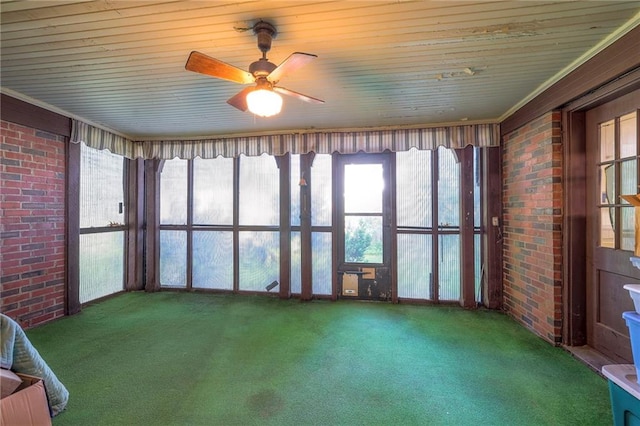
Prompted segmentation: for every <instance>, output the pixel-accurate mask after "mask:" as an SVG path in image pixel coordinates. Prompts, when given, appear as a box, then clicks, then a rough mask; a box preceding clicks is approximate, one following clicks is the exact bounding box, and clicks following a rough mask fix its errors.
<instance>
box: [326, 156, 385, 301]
mask: <svg viewBox="0 0 640 426" xmlns="http://www.w3.org/2000/svg"><path fill="white" fill-rule="evenodd" d="M333 158H334V162H333V165H334V167H333V168H334V179H335V181H334V186H333V187H334V197H333V199H334V202H335V209H334V213H335V217H334V250H335V251H334V256H335V259H334V262H333V265H334V266H333V275H334V282H335V283H336V285H334V288H333V297H334V298H336V299H338V298H340V296H341V294H340V288H341V286H340V285H339V284H338V283H339V282H340V280H341V277H340V275H341V274H342V273H343V272H344V270H345V264H348V265H353V266H355V267H372V268H380V267H382V268H387V270H388V280H389V292H390V296H389V297H388V298H387V300H390V301H391V302H393V303H396V302H397V280H396V272H395V271H396V268H395V263H396V244H397V242H396V219H395V155H394V154H393V153H391V152H388V151H386V152H382V153H356V154H334V157H333ZM347 164H381V165H382V167H383V169H382V170H383V179H384V184H385V187H384V190H383V195H382V246H383V250H382V263H372V264H364V263H362V264H360V263H347V262H345V261H344V238H345V235H344V197H343V195H342V194H343V192H344V166H346V165H347ZM354 299H356V300H358V299H361V297H360V296H358V297H354Z"/></svg>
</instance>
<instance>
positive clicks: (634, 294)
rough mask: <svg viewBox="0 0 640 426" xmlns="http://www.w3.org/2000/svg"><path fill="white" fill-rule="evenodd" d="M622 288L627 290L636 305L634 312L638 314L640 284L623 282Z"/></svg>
mask: <svg viewBox="0 0 640 426" xmlns="http://www.w3.org/2000/svg"><path fill="white" fill-rule="evenodd" d="M623 288H624V289H625V290H628V291H629V294H630V295H631V298H632V299H633V304H634V306H635V307H636V312H637V313H639V314H640V284H625V285H624V287H623Z"/></svg>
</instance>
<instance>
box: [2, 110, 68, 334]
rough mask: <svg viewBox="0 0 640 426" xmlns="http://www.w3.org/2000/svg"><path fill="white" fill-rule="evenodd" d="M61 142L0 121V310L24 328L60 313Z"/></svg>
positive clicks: (62, 232) (62, 301)
mask: <svg viewBox="0 0 640 426" xmlns="http://www.w3.org/2000/svg"><path fill="white" fill-rule="evenodd" d="M65 144H66V141H65V138H64V137H62V136H57V135H53V134H50V133H46V132H42V131H39V130H36V129H32V128H29V127H24V126H21V125H18V124H14V123H10V122H7V121H0V166H1V169H0V174H1V177H2V187H1V189H0V202H1V204H2V223H1V226H0V236H1V237H2V242H1V243H0V262H1V263H0V266H1V272H0V283H1V284H2V289H1V292H0V297H1V299H2V302H1V304H0V310H1V311H2V313H3V314H5V315H8V316H9V317H11V318H13V319H15V320H16V321H18V322H19V323H20V324H21V325H22V327H24V328H28V327H32V326H34V325H37V324H41V323H44V322H47V321H50V320H52V319H54V318H58V317H61V316H63V315H64V312H65V309H64V304H65Z"/></svg>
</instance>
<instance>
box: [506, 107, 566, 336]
mask: <svg viewBox="0 0 640 426" xmlns="http://www.w3.org/2000/svg"><path fill="white" fill-rule="evenodd" d="M560 122H561V114H560V112H559V111H554V112H549V113H547V114H545V115H543V116H542V117H539V118H538V119H536V120H533V121H531V122H530V123H527V124H526V125H524V126H522V127H520V128H518V129H516V130H515V131H513V132H511V133H510V134H508V135H506V136H505V137H504V138H503V164H502V173H503V209H504V210H503V225H504V231H503V235H504V253H503V254H504V259H503V286H504V289H503V291H504V308H505V310H506V311H507V312H508V313H509V314H510V315H511V316H513V317H514V318H515V319H516V320H517V321H520V322H521V323H523V324H524V325H525V326H526V327H528V328H529V329H531V330H532V331H533V332H535V333H536V334H538V335H540V336H541V337H542V338H544V339H546V340H548V341H550V342H552V343H559V342H560V341H561V337H562V330H561V327H562V143H561V126H560Z"/></svg>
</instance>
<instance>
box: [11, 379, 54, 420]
mask: <svg viewBox="0 0 640 426" xmlns="http://www.w3.org/2000/svg"><path fill="white" fill-rule="evenodd" d="M17 375H18V377H20V379H21V380H22V383H21V384H20V386H19V387H18V389H17V390H16V391H15V392H14V393H13V394H11V395H9V396H7V397H6V398H2V399H0V426H14V425H32V426H41V425H42V426H49V425H51V417H50V415H49V404H48V402H47V395H46V393H45V391H44V382H43V381H42V379H40V378H39V377H34V376H29V375H26V374H17Z"/></svg>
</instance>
